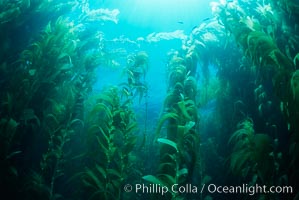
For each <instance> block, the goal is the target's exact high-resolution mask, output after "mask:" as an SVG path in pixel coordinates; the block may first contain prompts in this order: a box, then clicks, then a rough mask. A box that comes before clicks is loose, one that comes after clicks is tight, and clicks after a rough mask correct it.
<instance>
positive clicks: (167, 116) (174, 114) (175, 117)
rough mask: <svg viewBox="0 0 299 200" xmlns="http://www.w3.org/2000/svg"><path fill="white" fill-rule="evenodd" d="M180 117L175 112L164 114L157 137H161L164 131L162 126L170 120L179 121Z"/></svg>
mask: <svg viewBox="0 0 299 200" xmlns="http://www.w3.org/2000/svg"><path fill="white" fill-rule="evenodd" d="M178 118H179V116H178V115H177V114H176V113H174V112H169V113H166V114H164V115H163V116H162V117H161V119H160V120H159V123H158V127H157V131H156V137H158V136H159V134H160V131H161V129H162V126H163V124H164V123H165V121H167V120H169V119H174V120H178Z"/></svg>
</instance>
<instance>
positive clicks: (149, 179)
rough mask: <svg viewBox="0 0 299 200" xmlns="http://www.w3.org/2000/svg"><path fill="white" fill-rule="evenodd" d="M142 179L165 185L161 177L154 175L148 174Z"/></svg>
mask: <svg viewBox="0 0 299 200" xmlns="http://www.w3.org/2000/svg"><path fill="white" fill-rule="evenodd" d="M142 179H144V180H146V181H148V182H150V183H153V184H158V185H159V184H160V185H165V184H164V183H163V182H162V181H161V180H160V179H159V178H157V177H155V176H153V175H146V176H143V177H142Z"/></svg>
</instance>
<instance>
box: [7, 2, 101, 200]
mask: <svg viewBox="0 0 299 200" xmlns="http://www.w3.org/2000/svg"><path fill="white" fill-rule="evenodd" d="M34 5H35V4H34ZM65 5H66V4H63V6H58V5H56V6H55V11H57V10H56V9H58V10H59V8H61V9H62V7H64V6H65ZM31 9H35V10H33V11H32V12H33V13H39V12H40V11H41V10H43V9H45V8H43V9H42V4H40V5H39V6H38V5H35V6H34V7H31ZM64 11H65V10H64ZM56 14H57V13H56ZM57 15H58V14H57ZM22 22H23V21H22ZM5 23H8V22H5ZM24 23H25V22H24ZM2 25H3V24H2ZM80 27H81V26H80V24H75V23H74V22H71V21H69V20H68V19H67V18H64V17H59V18H58V19H57V20H53V21H50V22H49V23H48V24H47V25H46V26H45V27H44V29H43V30H41V32H40V34H37V35H34V38H32V39H31V43H30V44H28V46H27V47H23V46H22V47H23V50H22V51H21V52H18V54H17V56H19V59H17V61H16V60H14V61H13V62H12V61H10V58H8V59H5V60H4V62H3V63H2V64H1V66H2V67H1V69H2V70H3V72H4V75H5V76H6V77H10V79H7V78H5V79H3V80H4V82H1V84H3V90H2V91H1V100H2V104H1V130H2V131H1V138H2V137H4V139H3V140H2V139H1V142H2V141H3V143H4V144H3V145H1V162H2V160H3V163H2V164H1V172H3V176H1V177H3V179H1V186H3V187H1V188H7V190H6V192H8V193H10V194H13V195H15V196H14V197H11V198H19V197H20V196H22V197H23V198H24V199H32V198H34V199H56V198H58V197H61V195H62V194H63V195H69V194H68V192H67V191H62V188H61V187H60V184H62V185H63V184H65V181H66V179H67V178H68V177H70V176H72V175H73V174H74V173H75V172H78V170H81V169H80V165H82V163H81V162H79V160H80V159H81V158H82V157H80V156H79V157H78V154H81V153H82V152H80V151H82V149H81V148H82V147H83V146H82V144H81V141H80V140H82V137H83V135H82V130H83V126H84V122H83V121H84V119H83V117H84V99H85V97H86V95H87V94H88V93H89V92H90V91H91V87H92V83H93V81H94V78H93V73H94V69H95V68H96V67H97V66H99V65H100V64H101V63H102V62H104V61H105V58H104V54H103V53H102V49H101V48H99V47H98V46H97V45H99V46H100V45H101V41H102V38H101V37H99V34H98V33H97V32H94V33H93V34H89V35H88V36H86V33H85V32H84V31H83V30H82V29H80ZM82 38H84V40H82ZM91 41H92V42H94V44H96V45H93V46H90V42H91ZM18 48H20V47H18ZM14 57H15V55H14ZM3 59H4V58H3ZM1 81H2V80H1ZM74 147H76V148H74ZM75 155H76V159H70V158H71V157H75ZM2 158H3V159H2ZM67 166H73V168H70V170H65V167H67ZM75 166H76V167H75ZM58 179H59V181H58ZM16 187H17V188H19V189H16ZM11 190H15V191H19V192H12V191H11Z"/></svg>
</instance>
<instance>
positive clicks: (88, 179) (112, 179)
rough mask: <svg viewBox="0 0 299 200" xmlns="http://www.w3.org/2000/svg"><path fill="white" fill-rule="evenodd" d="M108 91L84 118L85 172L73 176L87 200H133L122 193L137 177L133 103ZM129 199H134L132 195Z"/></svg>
mask: <svg viewBox="0 0 299 200" xmlns="http://www.w3.org/2000/svg"><path fill="white" fill-rule="evenodd" d="M123 92H124V91H123V90H118V88H117V87H111V88H107V89H106V90H104V91H103V92H102V93H101V94H99V95H98V96H97V97H96V99H95V101H96V103H95V105H94V106H92V107H91V110H90V111H89V112H88V114H87V120H86V129H87V134H88V136H87V137H88V138H87V140H86V142H87V152H86V157H87V158H88V159H87V166H88V167H87V168H86V170H85V172H82V173H79V174H77V175H76V176H77V177H80V178H81V179H82V181H83V188H85V190H84V192H83V193H84V195H85V196H86V197H88V199H132V198H135V197H134V196H130V194H126V193H124V191H123V187H124V184H125V183H130V184H133V183H134V182H135V181H136V180H137V178H138V177H139V176H140V174H141V172H140V171H139V170H138V165H139V164H138V163H137V160H136V158H135V155H134V154H133V153H132V151H133V148H134V146H135V144H136V141H137V136H136V135H135V134H134V132H135V131H136V128H137V123H136V120H135V114H134V112H133V110H132V99H131V98H127V97H126V95H125V96H124V94H123ZM131 195H134V194H133V193H132V194H131Z"/></svg>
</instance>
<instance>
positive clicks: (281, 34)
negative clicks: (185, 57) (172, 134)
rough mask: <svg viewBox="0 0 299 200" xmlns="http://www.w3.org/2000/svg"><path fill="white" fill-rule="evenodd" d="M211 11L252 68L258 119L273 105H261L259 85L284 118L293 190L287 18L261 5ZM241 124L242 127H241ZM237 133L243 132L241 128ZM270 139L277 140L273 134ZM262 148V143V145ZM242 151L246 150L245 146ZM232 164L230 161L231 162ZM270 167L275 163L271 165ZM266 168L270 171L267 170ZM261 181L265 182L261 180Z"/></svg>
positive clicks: (294, 117) (294, 109)
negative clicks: (271, 95) (272, 94)
mask: <svg viewBox="0 0 299 200" xmlns="http://www.w3.org/2000/svg"><path fill="white" fill-rule="evenodd" d="M284 2H286V1H284ZM286 4H287V5H294V3H290V2H289V3H286ZM287 10H288V9H287ZM213 11H214V14H215V16H216V17H217V19H218V21H219V23H220V24H222V25H223V26H224V27H225V28H226V30H227V31H228V33H229V34H231V35H233V36H234V38H235V40H236V42H237V43H238V44H239V45H240V46H241V47H242V48H243V52H244V55H245V56H246V57H247V58H249V59H250V60H251V62H252V64H253V69H254V71H255V72H256V74H257V79H256V82H257V83H258V85H257V88H256V90H255V94H256V96H257V99H258V101H259V102H260V103H259V107H258V110H259V113H260V115H264V110H265V107H266V106H268V107H269V106H270V107H271V104H272V102H273V101H269V100H268V101H266V104H265V103H263V102H264V101H263V99H266V98H267V97H266V93H265V92H263V91H264V89H263V88H264V87H263V84H265V83H267V82H271V87H272V88H273V91H274V92H275V94H276V97H277V98H278V99H279V101H280V108H281V111H282V112H283V113H284V115H285V119H286V123H287V124H288V132H289V133H290V135H291V137H290V155H291V159H290V165H289V166H288V167H289V169H290V170H289V184H292V186H294V187H295V188H296V187H298V185H297V184H296V182H295V180H297V179H298V169H297V167H296V166H298V158H299V155H298V153H297V152H298V145H297V143H298V135H299V129H298V119H299V110H298V103H297V102H296V93H297V84H296V82H297V78H296V77H297V75H296V74H297V73H296V71H295V70H296V67H295V65H296V63H293V62H292V59H293V58H294V60H295V61H296V59H297V58H296V55H294V52H296V51H298V49H296V47H295V46H294V40H293V39H292V38H291V37H289V36H287V35H288V34H286V30H284V29H285V27H286V26H283V24H284V23H285V21H284V20H285V19H287V18H284V17H285V16H283V15H282V16H278V14H276V13H281V10H275V11H274V10H273V9H272V5H271V4H270V3H268V4H266V2H265V1H263V2H240V3H238V2H237V1H233V2H221V3H213ZM249 13H251V14H252V13H253V15H249ZM278 17H281V19H280V20H279V19H278ZM281 25H282V26H281ZM289 31H290V30H289ZM289 31H288V32H289ZM293 34H295V32H293ZM294 37H296V36H294ZM282 38H289V42H287V44H286V46H284V47H283V48H280V43H279V42H280V40H281V39H282ZM260 84H262V85H260ZM275 106H276V107H279V103H276V105H275ZM245 122H246V121H245ZM241 124H243V125H244V123H241ZM246 124H247V122H246ZM243 125H242V126H243ZM271 127H272V128H273V129H276V125H275V124H273V125H271ZM239 130H244V129H242V128H241V129H239ZM276 130H277V129H276ZM241 132H243V133H245V132H246V134H247V133H249V132H250V131H240V132H236V133H235V134H234V135H236V134H238V133H241ZM274 132H275V130H274ZM276 132H277V131H276ZM243 133H242V134H243ZM273 136H274V137H277V134H275V135H273ZM232 137H235V136H232ZM284 137H285V135H284ZM262 138H264V139H263V140H261V141H266V140H265V137H262ZM260 139H261V137H259V140H260ZM267 141H268V139H267ZM275 141H276V142H279V141H278V139H277V138H275ZM263 143H264V142H263ZM268 143H269V142H267V145H268ZM261 144H262V143H258V144H254V146H256V145H261ZM265 144H266V143H264V144H263V145H265ZM238 146H240V145H238ZM264 147H266V146H264ZM246 148H249V147H248V146H247V147H246ZM266 148H267V147H266ZM244 149H245V148H244ZM244 149H243V150H244ZM246 152H247V153H250V151H247V150H246ZM246 152H243V153H246ZM272 156H273V159H274V158H277V157H279V155H278V154H273V153H272ZM285 157H287V155H285ZM233 159H235V156H233ZM248 160H249V159H248ZM232 162H234V161H233V160H232ZM273 164H278V163H275V162H274V163H273ZM257 165H259V167H262V166H261V164H258V161H257ZM264 166H265V165H264ZM268 168H269V169H270V167H268ZM264 171H266V170H264ZM281 173H283V172H281ZM280 176H282V174H280ZM258 177H259V179H260V181H261V182H265V183H272V182H273V181H274V183H276V184H279V183H280V182H279V178H276V179H275V175H274V174H272V176H267V175H265V174H263V173H261V171H260V172H258ZM265 177H267V178H268V179H267V180H265ZM271 179H272V181H271ZM261 198H262V196H261Z"/></svg>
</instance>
